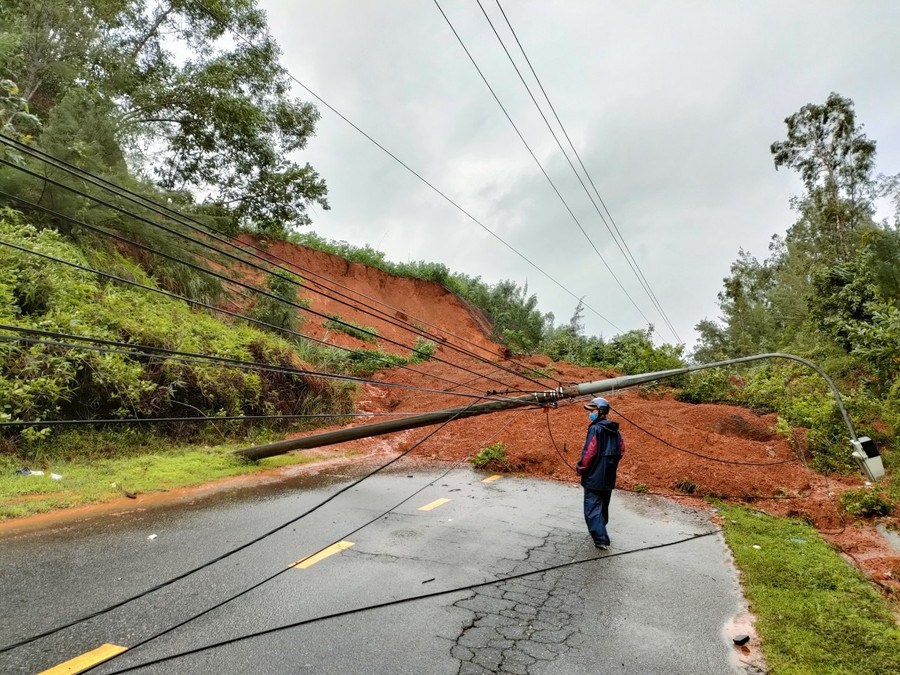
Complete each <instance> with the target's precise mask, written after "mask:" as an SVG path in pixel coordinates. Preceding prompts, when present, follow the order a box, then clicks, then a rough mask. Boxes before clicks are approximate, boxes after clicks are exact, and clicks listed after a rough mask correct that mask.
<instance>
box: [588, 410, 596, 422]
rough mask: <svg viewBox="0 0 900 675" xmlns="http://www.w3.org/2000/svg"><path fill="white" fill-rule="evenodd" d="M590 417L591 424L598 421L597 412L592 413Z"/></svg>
mask: <svg viewBox="0 0 900 675" xmlns="http://www.w3.org/2000/svg"><path fill="white" fill-rule="evenodd" d="M588 417H590V418H591V422H596V421H597V413H595V412H592V413H591V414H590V415H588Z"/></svg>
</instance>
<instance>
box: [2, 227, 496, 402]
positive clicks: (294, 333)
mask: <svg viewBox="0 0 900 675" xmlns="http://www.w3.org/2000/svg"><path fill="white" fill-rule="evenodd" d="M0 246H7V247H9V248H12V249H15V250H17V251H21V252H23V253H30V254H31V255H35V256H38V257H40V258H44V259H46V260H51V261H53V262H57V263H60V264H62V265H66V266H69V267H73V268H75V269H79V270H82V271H84V272H89V273H91V274H96V275H98V276H101V277H104V278H107V279H110V280H112V281H116V282H118V283H123V284H127V285H130V286H135V287H137V288H142V289H144V290H148V291H151V292H153V293H158V294H160V295H165V296H167V297H170V298H174V299H176V300H182V301H184V302H187V303H189V304H191V305H196V306H197V307H203V308H204V309H207V310H210V311H212V312H218V313H221V314H224V315H226V316H231V317H234V318H237V319H243V320H244V321H249V322H251V323H254V324H256V325H259V326H264V327H266V328H270V329H272V330H276V331H280V332H282V333H285V334H288V335H292V336H295V337H300V338H303V339H304V340H309V341H311V342H316V343H319V344H322V345H325V346H327V347H330V348H332V349H339V350H342V351H346V352H349V353H351V354H357V355H359V354H362V355H364V356H365V357H366V358H372V359H375V360H377V361H382V362H384V363H386V364H388V365H389V366H392V367H398V368H404V369H406V370H409V371H410V372H413V373H416V374H417V375H424V376H425V377H431V378H434V379H436V380H443V381H445V382H449V383H450V384H453V385H455V386H460V383H459V382H454V381H453V380H448V379H447V378H444V377H441V376H439V375H433V374H429V373H423V372H422V371H419V370H415V369H414V368H410V367H409V366H406V365H400V366H398V365H397V364H396V363H393V362H391V361H390V360H389V359H386V358H384V357H382V356H379V355H377V354H376V353H372V352H368V351H365V350H363V351H362V352H360V351H357V350H354V349H349V348H347V347H341V346H339V345H332V344H329V343H327V342H325V341H324V340H319V339H317V338H314V337H312V336H310V335H304V334H303V333H299V332H297V331H294V330H291V329H290V328H284V327H282V326H276V325H274V324H271V323H267V322H265V321H262V320H260V319H254V318H252V317H249V316H246V315H244V314H239V313H237V312H232V311H231V310H228V309H223V308H221V307H216V306H215V305H211V304H209V303H206V302H202V301H200V300H194V299H192V298H188V297H186V296H183V295H178V294H177V293H172V292H170V291H166V290H163V289H161V288H153V287H152V286H146V285H144V284H141V283H139V282H136V281H132V280H131V279H125V278H123V277H119V276H116V275H114V274H110V273H108V272H102V271H100V270H97V269H94V268H91V267H86V266H84V265H79V264H77V263H73V262H70V261H68V260H63V259H61V258H56V257H54V256H51V255H48V254H47V253H41V252H39V251H34V250H32V249H29V248H25V247H24V246H19V245H18V244H14V243H12V242H8V241H3V240H0ZM469 372H470V373H471V372H472V371H469ZM472 374H474V373H472ZM320 377H332V378H336V377H338V376H333V375H330V374H327V373H323V374H322V375H320ZM340 377H346V376H340ZM487 379H490V378H487ZM376 383H377V384H382V383H381V382H378V381H376ZM501 384H502V383H501ZM469 389H475V387H469ZM476 391H477V389H476Z"/></svg>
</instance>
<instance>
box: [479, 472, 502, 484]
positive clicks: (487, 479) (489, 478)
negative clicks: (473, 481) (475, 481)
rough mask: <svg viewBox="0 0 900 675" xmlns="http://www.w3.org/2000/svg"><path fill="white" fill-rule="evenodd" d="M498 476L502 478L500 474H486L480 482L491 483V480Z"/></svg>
mask: <svg viewBox="0 0 900 675" xmlns="http://www.w3.org/2000/svg"><path fill="white" fill-rule="evenodd" d="M498 478H503V476H501V475H500V474H498V473H496V474H494V475H493V476H488V477H487V478H485V479H484V480H483V481H481V482H482V483H493V482H494V481H495V480H497V479H498Z"/></svg>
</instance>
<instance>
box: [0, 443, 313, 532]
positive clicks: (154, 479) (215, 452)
mask: <svg viewBox="0 0 900 675" xmlns="http://www.w3.org/2000/svg"><path fill="white" fill-rule="evenodd" d="M207 435H208V436H209V439H208V440H210V441H212V442H211V444H210V445H198V444H196V443H195V444H191V445H185V444H174V445H173V444H172V442H171V441H170V440H168V439H165V438H163V437H161V436H158V435H155V434H153V433H150V432H145V431H140V430H135V429H129V430H127V431H125V432H116V433H112V432H108V431H107V432H103V431H98V432H87V433H85V432H78V433H69V434H63V435H61V437H58V438H54V439H53V443H52V444H50V443H46V444H44V445H43V447H41V448H39V450H38V451H37V452H36V456H34V457H32V460H30V461H29V462H28V463H27V466H28V467H29V468H30V469H31V470H43V471H44V472H45V474H44V475H43V476H33V475H24V476H23V475H17V474H16V473H15V472H16V470H18V469H19V468H20V467H21V466H22V465H23V463H22V460H21V459H19V458H16V457H14V456H10V455H5V454H2V453H0V520H5V519H8V518H16V517H20V516H26V515H31V514H35V513H43V512H46V511H50V510H52V509H57V508H66V507H72V506H79V505H82V504H93V503H100V502H105V501H109V500H111V499H115V498H117V497H122V496H124V495H125V494H126V492H130V493H132V494H146V493H149V492H157V491H164V490H171V489H174V488H179V487H187V486H193V485H202V484H203V483H207V482H209V481H212V480H217V479H221V478H226V477H229V476H238V475H242V474H247V473H253V472H258V471H260V470H265V469H273V468H276V467H279V466H285V465H288V464H306V463H309V462H312V461H315V460H317V459H319V457H320V455H318V454H316V453H314V452H303V453H292V454H287V455H279V456H277V457H270V458H268V459H264V460H260V461H259V462H247V461H243V460H241V459H239V458H238V457H235V456H234V455H230V454H228V453H230V452H231V451H232V450H237V449H238V448H241V447H246V446H248V445H252V444H254V443H261V442H266V441H268V440H273V437H272V435H271V434H268V433H262V434H260V433H255V434H253V435H250V436H245V437H242V438H241V439H240V440H233V441H230V442H228V443H222V441H221V440H219V441H214V440H213V436H214V435H217V434H213V433H209V434H207ZM61 449H64V450H65V451H64V452H60V450H61ZM86 459H89V461H88V462H86V461H85V460H86ZM51 472H54V473H56V474H58V475H61V476H62V478H61V479H60V480H54V479H53V478H52V477H51V475H50V473H51Z"/></svg>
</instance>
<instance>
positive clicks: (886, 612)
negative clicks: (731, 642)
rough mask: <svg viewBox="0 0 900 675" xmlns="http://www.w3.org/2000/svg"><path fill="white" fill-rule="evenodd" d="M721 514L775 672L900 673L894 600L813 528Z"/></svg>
mask: <svg viewBox="0 0 900 675" xmlns="http://www.w3.org/2000/svg"><path fill="white" fill-rule="evenodd" d="M719 513H720V515H721V516H722V520H723V523H724V527H725V540H726V542H727V543H728V545H729V547H730V548H731V550H732V552H733V554H734V559H735V562H736V564H737V566H738V568H739V569H740V571H741V581H742V584H743V587H744V592H745V594H746V596H747V598H748V600H749V601H750V608H751V610H752V611H753V613H754V614H755V615H756V617H757V622H756V628H757V630H758V631H759V635H760V638H761V640H762V650H763V653H764V654H765V657H766V660H767V661H768V665H769V667H770V669H771V670H770V672H771V673H773V674H775V675H777V674H778V673H790V674H791V675H795V674H796V675H803V674H807V673H808V674H810V675H812V674H816V675H821V674H823V673H826V674H827V673H835V674H836V673H842V674H850V673H860V674H863V673H865V674H866V675H874V674H876V673H885V674H887V673H900V627H898V625H897V622H896V618H895V614H894V608H893V607H892V605H891V603H890V602H889V601H888V600H886V599H885V598H884V597H882V596H881V595H880V594H879V593H878V591H876V590H875V589H874V588H873V587H872V586H871V584H870V583H869V582H868V581H867V580H866V579H865V577H864V576H863V575H862V574H861V573H860V572H859V571H858V570H857V569H855V568H854V567H853V566H852V565H850V564H849V563H848V562H846V561H845V560H844V559H843V558H841V556H840V555H838V554H837V553H836V552H835V551H834V550H833V549H832V548H831V547H830V546H829V545H828V544H827V543H826V542H825V541H824V540H823V539H822V538H821V537H820V536H819V534H818V533H817V532H816V531H815V530H814V529H813V528H812V527H810V526H809V525H807V524H806V523H803V522H800V521H797V520H790V519H784V518H776V517H773V516H768V515H766V514H763V513H760V512H758V511H752V510H750V509H746V508H742V507H738V506H728V505H721V504H720V505H719ZM754 546H758V547H759V548H754Z"/></svg>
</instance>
